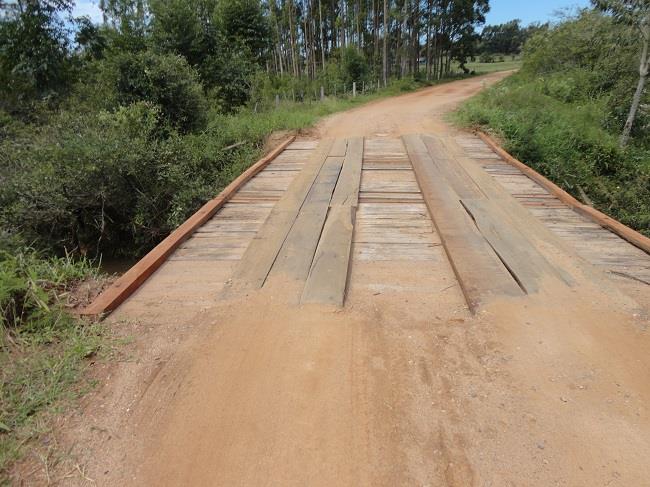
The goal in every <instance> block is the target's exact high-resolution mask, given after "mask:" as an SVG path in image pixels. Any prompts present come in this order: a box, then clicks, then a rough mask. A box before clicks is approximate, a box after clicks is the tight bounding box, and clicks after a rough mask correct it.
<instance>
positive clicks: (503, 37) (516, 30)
mask: <svg viewBox="0 0 650 487" xmlns="http://www.w3.org/2000/svg"><path fill="white" fill-rule="evenodd" d="M547 28H548V25H546V24H534V23H533V24H530V25H529V26H527V27H522V25H521V20H519V19H515V20H511V21H510V22H506V23H504V24H498V25H488V26H486V27H485V28H484V29H483V31H482V32H481V35H480V39H479V46H478V51H479V52H480V53H481V55H482V56H486V57H493V56H495V55H498V54H501V55H505V56H512V55H517V54H520V53H521V50H522V48H523V46H524V44H525V43H526V41H527V40H528V39H530V38H531V37H532V36H533V35H534V34H536V33H537V32H539V31H540V30H545V29H547Z"/></svg>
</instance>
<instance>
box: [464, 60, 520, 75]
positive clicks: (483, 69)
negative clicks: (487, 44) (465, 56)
mask: <svg viewBox="0 0 650 487" xmlns="http://www.w3.org/2000/svg"><path fill="white" fill-rule="evenodd" d="M522 64H523V63H522V61H521V59H516V60H514V61H512V60H508V61H503V62H496V63H479V62H473V63H471V62H470V63H467V69H469V70H471V71H475V72H476V74H488V73H497V72H499V71H512V70H515V69H519V68H521V66H522Z"/></svg>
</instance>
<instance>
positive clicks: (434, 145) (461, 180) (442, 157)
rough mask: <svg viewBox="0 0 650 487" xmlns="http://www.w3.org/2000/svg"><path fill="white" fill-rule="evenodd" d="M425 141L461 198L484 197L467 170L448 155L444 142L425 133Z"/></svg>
mask: <svg viewBox="0 0 650 487" xmlns="http://www.w3.org/2000/svg"><path fill="white" fill-rule="evenodd" d="M422 141H423V142H424V144H425V146H426V147H427V150H428V151H429V156H431V159H432V160H433V162H434V163H435V164H436V166H437V167H438V170H439V171H440V172H441V173H442V174H443V175H444V176H445V179H446V180H447V181H448V182H449V184H451V187H452V188H453V189H454V192H455V193H456V194H457V195H458V196H460V197H461V198H484V197H485V195H484V194H483V193H482V192H481V190H480V189H479V187H478V186H477V185H476V183H475V182H474V180H473V179H472V178H471V177H470V176H469V175H468V174H467V173H466V172H465V170H464V169H463V168H462V167H461V166H459V165H458V163H456V161H453V160H452V159H451V158H450V157H449V156H448V151H447V149H446V147H445V146H444V144H443V142H442V141H441V140H440V139H439V138H438V137H434V136H432V135H423V136H422Z"/></svg>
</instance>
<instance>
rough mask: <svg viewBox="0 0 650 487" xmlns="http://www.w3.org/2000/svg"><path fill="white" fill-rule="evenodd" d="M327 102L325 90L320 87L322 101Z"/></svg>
mask: <svg viewBox="0 0 650 487" xmlns="http://www.w3.org/2000/svg"><path fill="white" fill-rule="evenodd" d="M323 100H325V88H324V87H323V85H320V101H323Z"/></svg>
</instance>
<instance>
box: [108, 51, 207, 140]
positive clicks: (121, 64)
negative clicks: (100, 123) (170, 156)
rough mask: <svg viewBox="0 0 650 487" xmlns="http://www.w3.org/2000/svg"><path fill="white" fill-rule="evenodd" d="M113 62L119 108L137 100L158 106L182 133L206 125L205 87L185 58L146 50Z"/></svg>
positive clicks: (127, 54)
mask: <svg viewBox="0 0 650 487" xmlns="http://www.w3.org/2000/svg"><path fill="white" fill-rule="evenodd" d="M112 61H113V64H114V66H115V70H116V73H115V77H116V79H115V88H116V91H117V95H118V97H117V101H118V103H119V104H120V105H123V106H126V105H129V104H131V103H134V102H138V101H145V102H148V103H152V104H154V105H157V106H159V107H160V109H161V113H162V115H163V117H164V119H165V120H166V121H168V122H169V123H170V124H171V125H172V126H173V127H174V128H177V129H179V130H180V131H182V132H190V131H194V130H198V129H201V128H202V127H203V126H204V124H205V117H206V110H207V108H206V107H207V105H206V100H205V96H204V94H203V88H202V86H201V84H200V82H199V80H198V74H197V73H196V72H195V71H194V70H193V69H192V68H191V67H190V66H189V65H188V64H187V61H186V60H185V58H183V57H181V56H175V55H170V54H154V53H152V52H150V51H144V52H141V53H124V54H120V55H118V56H115V58H114V59H113V60H112Z"/></svg>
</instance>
